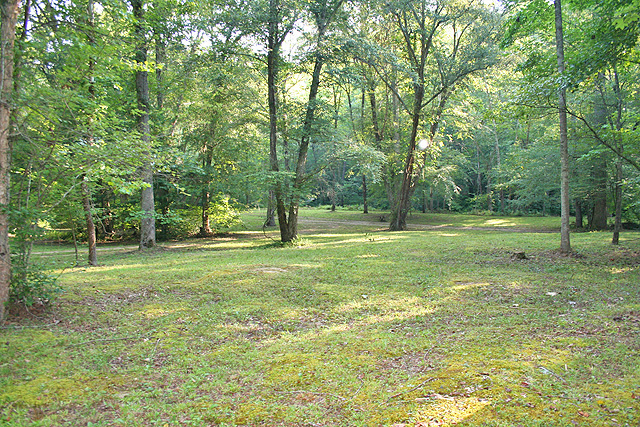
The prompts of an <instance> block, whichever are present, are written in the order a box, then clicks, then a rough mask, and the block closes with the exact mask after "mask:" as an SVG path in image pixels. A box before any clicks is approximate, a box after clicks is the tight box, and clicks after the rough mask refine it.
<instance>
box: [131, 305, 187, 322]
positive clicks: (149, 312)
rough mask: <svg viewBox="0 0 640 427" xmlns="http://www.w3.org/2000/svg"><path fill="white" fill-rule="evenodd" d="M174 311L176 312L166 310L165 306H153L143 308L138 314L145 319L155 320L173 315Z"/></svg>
mask: <svg viewBox="0 0 640 427" xmlns="http://www.w3.org/2000/svg"><path fill="white" fill-rule="evenodd" d="M176 311H178V310H175V309H173V310H170V309H167V308H166V306H165V305H161V304H153V305H148V306H145V307H143V309H142V310H140V311H139V312H138V314H139V315H140V316H142V317H145V318H147V319H156V318H158V317H164V316H167V315H169V314H172V313H175V312H176Z"/></svg>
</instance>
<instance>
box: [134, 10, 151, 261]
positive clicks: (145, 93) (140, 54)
mask: <svg viewBox="0 0 640 427" xmlns="http://www.w3.org/2000/svg"><path fill="white" fill-rule="evenodd" d="M131 6H132V8H133V15H134V17H135V18H136V21H135V24H134V30H135V38H136V43H137V46H136V55H135V61H136V63H137V64H139V65H141V67H140V69H138V70H137V71H136V93H137V98H138V110H139V113H138V114H139V115H138V131H139V132H140V139H141V141H142V144H143V146H144V147H145V148H146V149H147V150H151V129H150V126H149V80H148V73H147V71H145V70H144V69H142V68H143V67H142V65H143V64H145V62H146V61H147V40H146V36H145V31H146V30H145V28H144V25H143V23H144V21H143V20H144V8H143V0H131ZM146 154H147V156H148V157H150V156H151V153H150V152H147V153H146ZM141 172H142V182H143V183H144V184H145V187H144V188H143V189H142V195H141V200H140V207H141V209H142V218H141V219H140V250H143V249H148V248H152V247H154V246H155V245H156V221H155V202H154V196H153V166H152V164H151V161H150V160H149V159H146V160H145V164H144V165H143V167H142V171H141Z"/></svg>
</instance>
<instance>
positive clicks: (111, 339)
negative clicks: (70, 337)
mask: <svg viewBox="0 0 640 427" xmlns="http://www.w3.org/2000/svg"><path fill="white" fill-rule="evenodd" d="M140 338H144V337H140V336H137V337H136V336H133V337H122V338H99V339H95V340H89V341H83V342H79V343H75V344H69V345H68V346H67V347H75V346H81V345H86V344H91V343H95V342H110V341H125V340H136V339H140Z"/></svg>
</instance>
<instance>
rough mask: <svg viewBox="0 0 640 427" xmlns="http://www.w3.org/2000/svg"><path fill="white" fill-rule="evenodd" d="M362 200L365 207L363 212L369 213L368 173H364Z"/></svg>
mask: <svg viewBox="0 0 640 427" xmlns="http://www.w3.org/2000/svg"><path fill="white" fill-rule="evenodd" d="M362 202H363V205H364V207H363V209H362V213H366V214H368V213H369V205H368V202H367V175H366V174H362Z"/></svg>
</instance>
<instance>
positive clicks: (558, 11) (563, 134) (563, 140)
mask: <svg viewBox="0 0 640 427" xmlns="http://www.w3.org/2000/svg"><path fill="white" fill-rule="evenodd" d="M554 7H555V24H556V54H557V58H558V73H559V74H560V78H561V81H560V90H559V94H558V110H559V113H558V114H559V122H560V159H561V160H560V161H561V169H560V204H561V215H560V216H561V218H560V251H561V252H562V253H565V254H568V253H570V252H571V240H570V237H569V228H570V223H569V219H570V217H569V214H570V211H569V207H570V205H569V140H568V137H567V90H566V88H565V84H564V81H562V80H563V79H564V70H565V64H564V35H563V32H562V5H561V3H560V0H555V1H554Z"/></svg>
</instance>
